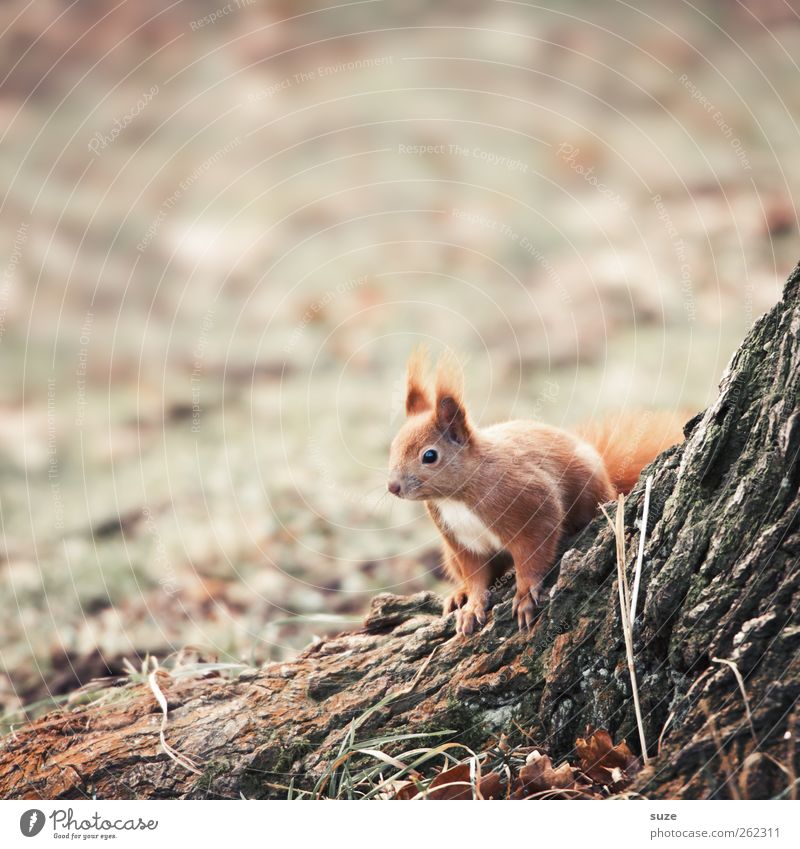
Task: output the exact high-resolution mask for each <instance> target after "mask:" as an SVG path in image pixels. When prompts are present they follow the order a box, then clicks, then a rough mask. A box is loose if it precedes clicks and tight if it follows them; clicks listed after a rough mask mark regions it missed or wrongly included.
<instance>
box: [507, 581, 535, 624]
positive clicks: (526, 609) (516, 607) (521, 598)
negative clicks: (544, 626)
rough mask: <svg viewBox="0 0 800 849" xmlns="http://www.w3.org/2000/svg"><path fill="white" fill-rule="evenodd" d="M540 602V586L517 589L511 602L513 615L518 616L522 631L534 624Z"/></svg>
mask: <svg viewBox="0 0 800 849" xmlns="http://www.w3.org/2000/svg"><path fill="white" fill-rule="evenodd" d="M538 603H539V587H528V588H527V589H525V590H521V589H517V592H516V594H515V595H514V601H513V603H512V604H511V615H512V616H516V617H517V624H518V625H519V629H520V631H526V630H527V629H528V628H530V627H531V625H533V619H534V615H535V613H536V605H537V604H538Z"/></svg>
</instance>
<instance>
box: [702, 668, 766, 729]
mask: <svg viewBox="0 0 800 849" xmlns="http://www.w3.org/2000/svg"><path fill="white" fill-rule="evenodd" d="M711 660H712V661H714V663H724V664H725V665H726V666H729V667H730V668H731V670H732V671H733V674H734V676H735V677H736V683H737V684H738V685H739V692H741V694H742V700H743V701H744V710H745V713H746V714H747V722H748V724H749V725H750V734H751V735H752V737H753V742H754V743H755V744H756V745H758V737H757V735H756V728H755V725H753V714H752V712H751V710H750V700H749V699H748V698H747V690H746V689H745V686H744V678H742V673H741V672H739V667H738V666H737V665H736V664H735V663H734V662H733V661H732V660H725V658H722V657H712V658H711Z"/></svg>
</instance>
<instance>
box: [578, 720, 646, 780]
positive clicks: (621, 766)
mask: <svg viewBox="0 0 800 849" xmlns="http://www.w3.org/2000/svg"><path fill="white" fill-rule="evenodd" d="M575 748H576V750H577V752H578V757H579V758H580V769H581V772H583V773H584V775H586V776H587V777H588V778H589V779H590V780H591V781H593V782H594V783H595V784H602V785H606V786H609V787H614V788H615V789H619V788H620V785H624V784H627V783H629V782H630V781H631V779H632V778H633V776H634V775H636V773H637V772H638V771H639V769H640V764H639V759H638V758H637V757H636V756H635V755H634V754H633V752H631V750H630V748H629V747H628V744H627V743H626V742H625V740H623V741H622V742H621V743H618V744H617V745H616V746H615V745H614V741H613V740H612V739H611V735H610V734H609V733H608V731H606V730H605V729H604V728H598V729H597V730H596V731H592V732H590V733H589V735H588V736H587V737H585V738H584V737H579V738H578V739H577V740H576V741H575Z"/></svg>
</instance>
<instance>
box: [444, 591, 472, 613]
mask: <svg viewBox="0 0 800 849" xmlns="http://www.w3.org/2000/svg"><path fill="white" fill-rule="evenodd" d="M467 598H468V596H467V591H466V590H465V589H464V588H463V587H461V588H460V589H458V590H456V591H455V592H454V593H453V594H452V595H449V596H448V597H447V598H446V599H445V601H444V607H443V609H442V613H443V615H444V616H449V615H450V614H451V613H452V612H453V611H454V610H458V609H459V607H463V606H464V605H465V604H466V603H467Z"/></svg>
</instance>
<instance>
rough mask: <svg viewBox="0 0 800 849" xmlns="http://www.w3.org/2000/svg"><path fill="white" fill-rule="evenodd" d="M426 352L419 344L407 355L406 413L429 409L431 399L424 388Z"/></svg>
mask: <svg viewBox="0 0 800 849" xmlns="http://www.w3.org/2000/svg"><path fill="white" fill-rule="evenodd" d="M427 362H428V354H427V351H426V350H425V348H424V347H423V346H422V345H420V346H419V347H418V348H417V349H416V350H415V351H414V352H413V353H412V354H411V356H410V357H409V360H408V366H407V383H406V387H407V388H406V415H409V416H413V415H415V414H416V413H424V412H425V410H430V408H431V406H432V405H431V399H430V397H429V395H428V391H427V390H426V389H425V368H426V365H427Z"/></svg>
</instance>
